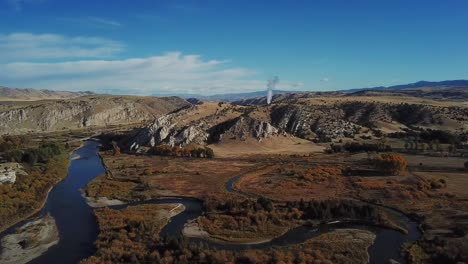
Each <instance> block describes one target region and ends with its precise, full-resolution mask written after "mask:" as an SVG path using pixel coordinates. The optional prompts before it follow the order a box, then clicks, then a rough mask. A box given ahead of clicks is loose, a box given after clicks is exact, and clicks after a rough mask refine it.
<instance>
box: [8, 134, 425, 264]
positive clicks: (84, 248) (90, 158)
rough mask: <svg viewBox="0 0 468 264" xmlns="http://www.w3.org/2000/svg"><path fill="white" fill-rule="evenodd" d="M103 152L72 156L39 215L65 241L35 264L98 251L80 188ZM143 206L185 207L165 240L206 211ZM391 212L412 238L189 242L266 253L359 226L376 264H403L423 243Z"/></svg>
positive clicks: (379, 231)
mask: <svg viewBox="0 0 468 264" xmlns="http://www.w3.org/2000/svg"><path fill="white" fill-rule="evenodd" d="M98 148H99V143H98V142H95V141H86V143H85V144H84V146H83V147H81V148H79V149H77V150H76V151H75V152H74V153H73V154H72V158H71V163H70V167H69V169H68V176H67V177H66V178H65V179H64V180H63V181H62V182H61V183H59V184H58V185H57V186H55V187H54V188H53V190H52V191H51V192H50V194H49V197H48V199H47V202H46V204H45V206H44V208H43V209H42V210H41V212H40V213H39V216H43V215H45V214H48V213H50V214H51V215H52V216H53V217H54V218H55V220H56V223H57V226H58V230H59V235H60V242H59V244H58V245H56V246H53V247H51V248H50V249H49V250H48V251H47V252H46V253H45V254H43V255H42V256H40V257H38V258H36V259H35V260H33V261H32V262H31V263H41V264H42V263H44V264H46V263H47V264H48V263H78V262H79V261H80V260H82V259H84V258H87V257H89V256H91V255H92V254H93V253H94V251H95V247H94V241H95V240H96V238H97V234H98V226H97V223H96V219H95V217H94V215H93V209H92V208H91V207H89V206H88V205H87V204H86V202H85V200H84V198H83V197H82V196H81V192H80V189H84V188H85V187H86V184H87V183H88V182H89V181H91V180H92V179H93V178H95V177H97V176H99V175H101V174H103V173H104V172H105V169H104V167H103V165H102V162H101V159H100V157H99V155H98ZM239 178H240V177H239V176H238V177H236V178H234V179H232V180H231V181H229V182H228V184H227V185H226V189H227V191H230V192H235V190H234V189H233V188H232V184H233V183H234V182H235V181H236V180H238V179H239ZM143 203H156V204H167V203H181V204H183V205H184V206H185V208H186V209H185V210H184V211H183V212H182V213H180V214H178V215H176V216H174V217H173V218H171V221H170V222H169V223H168V224H167V225H166V226H165V227H164V228H163V229H162V230H161V234H160V235H161V236H175V237H177V236H180V235H181V231H182V229H183V227H184V224H185V223H187V221H189V220H192V219H195V218H197V217H198V216H200V215H201V214H202V210H203V207H202V202H201V201H199V200H197V199H191V198H182V197H166V198H158V199H153V200H149V201H146V202H143ZM134 204H138V203H134ZM125 206H128V205H122V206H113V208H123V207H125ZM386 210H389V211H391V213H393V214H395V215H397V216H398V217H399V220H400V221H401V222H403V223H404V224H405V225H406V226H407V227H408V230H409V234H408V235H404V234H402V233H400V232H397V231H395V230H390V229H384V228H378V227H372V226H364V225H353V224H341V225H340V224H335V225H323V226H321V227H319V228H313V227H306V226H301V227H298V228H295V229H292V230H290V231H288V232H287V233H286V234H284V235H282V236H280V237H278V238H275V239H273V240H271V241H269V242H266V243H261V244H253V245H245V244H223V243H216V242H212V241H207V240H203V239H189V241H190V242H196V243H205V244H207V245H209V246H211V247H215V248H218V249H230V250H242V249H247V248H256V249H262V248H271V247H274V246H285V245H290V244H297V243H301V242H304V241H306V240H307V239H310V238H312V237H316V236H318V235H320V234H323V233H326V232H330V231H332V230H334V229H337V228H358V229H365V230H370V231H372V232H374V233H375V234H376V235H377V237H376V240H375V242H374V244H373V245H372V246H371V247H370V248H369V255H370V261H371V263H386V262H387V261H388V260H389V259H394V260H397V261H399V262H404V260H403V259H402V258H401V257H400V254H399V252H400V247H401V245H402V244H403V243H404V242H407V241H414V240H417V239H419V238H420V236H421V233H420V232H419V229H418V226H417V223H415V222H413V221H412V220H411V219H409V218H408V217H407V216H405V215H404V214H402V213H399V212H397V211H395V210H392V209H386ZM36 217H37V216H36ZM31 220H32V219H28V220H26V221H24V222H22V223H19V224H18V225H15V226H14V227H12V228H10V229H8V230H7V231H5V232H4V233H2V235H1V236H0V237H3V236H4V235H6V234H8V233H11V232H13V230H14V229H15V228H16V227H18V226H21V225H23V224H24V223H25V222H27V221H31Z"/></svg>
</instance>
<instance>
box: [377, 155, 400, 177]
mask: <svg viewBox="0 0 468 264" xmlns="http://www.w3.org/2000/svg"><path fill="white" fill-rule="evenodd" d="M374 162H375V166H376V168H377V169H378V170H380V171H382V172H384V173H386V174H389V175H400V174H402V173H403V172H404V171H405V170H406V165H407V161H406V159H405V158H404V157H403V156H401V155H399V154H395V153H385V154H381V155H380V156H379V157H377V158H375V160H374Z"/></svg>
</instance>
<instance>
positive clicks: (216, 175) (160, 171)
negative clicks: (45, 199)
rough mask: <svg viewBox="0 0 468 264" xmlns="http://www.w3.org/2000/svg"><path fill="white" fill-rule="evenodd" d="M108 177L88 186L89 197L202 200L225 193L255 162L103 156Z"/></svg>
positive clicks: (103, 154) (142, 156) (105, 154)
mask: <svg viewBox="0 0 468 264" xmlns="http://www.w3.org/2000/svg"><path fill="white" fill-rule="evenodd" d="M102 157H103V160H104V163H105V165H106V168H107V169H108V175H107V177H104V176H102V177H98V178H96V179H94V180H93V181H91V182H90V183H89V185H88V188H87V192H88V195H89V196H94V197H99V196H106V197H108V198H116V199H124V200H129V199H130V197H129V196H128V194H130V196H132V197H137V196H138V197H157V196H165V195H173V196H190V197H196V198H203V197H205V196H206V195H208V194H210V195H213V194H220V195H223V194H225V193H226V191H225V186H224V185H225V184H226V182H227V181H228V180H229V179H231V178H232V177H234V176H236V175H239V174H241V173H244V172H245V171H248V170H252V169H253V166H254V165H255V163H254V162H252V161H249V160H242V159H217V158H215V159H201V158H182V157H176V158H174V157H160V156H146V155H140V156H136V155H130V154H121V155H118V156H113V155H112V154H108V153H102Z"/></svg>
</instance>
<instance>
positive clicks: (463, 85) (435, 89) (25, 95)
mask: <svg viewBox="0 0 468 264" xmlns="http://www.w3.org/2000/svg"><path fill="white" fill-rule="evenodd" d="M422 89H424V90H425V94H426V95H427V94H428V91H429V90H430V92H431V93H438V94H439V95H438V96H440V97H444V95H446V94H447V95H448V94H450V95H451V96H452V97H456V98H458V97H460V96H459V94H460V93H461V94H462V96H461V98H465V97H466V94H467V92H466V91H467V90H468V80H448V81H440V82H428V81H419V82H415V83H409V84H401V85H394V86H387V87H385V86H377V87H370V88H353V89H345V90H338V91H329V92H316V91H286V90H274V91H273V94H274V95H283V96H281V97H285V96H286V95H288V94H294V95H295V96H299V97H303V96H326V95H332V96H334V95H337V94H340V93H342V94H356V95H365V94H369V95H370V92H371V91H376V92H379V93H380V94H381V93H382V92H385V91H386V92H390V91H393V92H395V91H400V92H401V91H405V92H404V94H409V93H410V90H422ZM447 89H451V90H452V91H450V92H452V93H449V91H447ZM453 89H456V91H455V90H453ZM442 91H443V92H442ZM454 91H455V93H454ZM92 94H94V93H93V92H90V91H86V92H69V91H52V90H36V89H19V88H8V87H3V86H0V100H42V99H69V98H75V97H79V96H85V95H92ZM411 94H412V95H413V96H417V94H418V93H417V92H411ZM169 95H171V96H179V97H182V98H184V99H187V100H188V101H192V102H195V101H198V100H199V101H225V102H238V101H242V100H246V99H252V98H260V97H265V96H266V89H265V90H261V91H256V92H247V93H227V94H215V95H209V96H204V95H197V94H164V96H169ZM154 96H162V95H156V94H155V95H154Z"/></svg>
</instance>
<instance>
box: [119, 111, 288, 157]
mask: <svg viewBox="0 0 468 264" xmlns="http://www.w3.org/2000/svg"><path fill="white" fill-rule="evenodd" d="M191 110H192V109H186V110H184V111H182V112H177V113H173V114H168V115H165V116H162V117H160V118H158V119H156V120H155V121H154V122H153V123H152V124H151V125H149V126H147V127H145V128H143V129H141V130H140V131H139V132H138V133H137V134H136V135H135V136H134V137H132V138H131V139H130V142H127V144H126V145H129V146H130V150H132V151H137V150H138V149H140V147H142V146H145V147H154V146H155V145H160V144H166V145H170V146H187V145H189V144H197V145H206V144H209V143H214V142H218V141H221V140H223V138H236V139H241V140H243V139H245V138H247V137H253V138H256V139H257V140H262V139H263V138H267V137H269V136H273V135H278V134H279V130H278V129H277V128H275V127H274V126H272V125H271V124H270V123H267V122H263V121H259V120H255V119H253V118H251V117H244V116H240V117H237V118H234V119H230V120H228V121H225V122H221V123H216V122H213V120H215V119H214V118H213V117H211V116H210V117H206V118H204V119H202V120H196V121H195V122H191V123H190V124H188V125H183V126H179V119H180V118H181V116H183V115H184V114H186V112H187V111H191Z"/></svg>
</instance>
